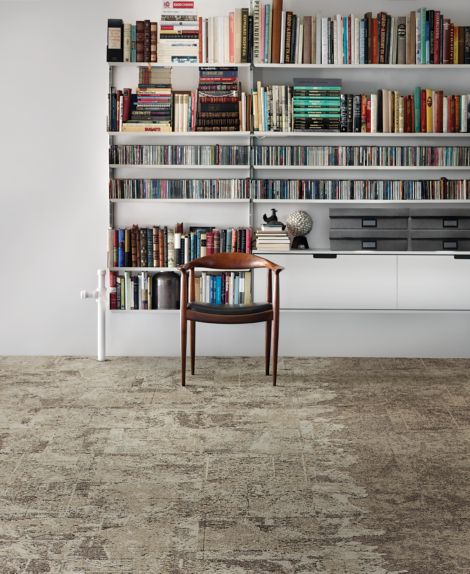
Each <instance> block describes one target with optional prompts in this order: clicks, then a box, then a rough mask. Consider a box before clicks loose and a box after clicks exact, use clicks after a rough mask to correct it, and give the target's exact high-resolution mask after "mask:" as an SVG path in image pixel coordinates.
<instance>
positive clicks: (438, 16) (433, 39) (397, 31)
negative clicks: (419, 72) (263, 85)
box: [253, 0, 470, 64]
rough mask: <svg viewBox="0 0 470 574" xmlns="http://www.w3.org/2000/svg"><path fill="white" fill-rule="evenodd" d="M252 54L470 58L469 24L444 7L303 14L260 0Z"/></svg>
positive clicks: (387, 60)
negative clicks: (454, 19)
mask: <svg viewBox="0 0 470 574" xmlns="http://www.w3.org/2000/svg"><path fill="white" fill-rule="evenodd" d="M253 34H254V38H253V43H254V45H253V59H254V62H255V63H256V62H261V63H281V64H289V63H290V64H292V63H293V64H464V63H465V64H468V63H470V26H458V25H456V24H455V23H454V22H452V21H451V20H450V18H447V17H445V15H444V14H443V13H442V12H441V11H440V10H427V9H426V8H419V9H417V10H412V11H410V12H409V14H407V15H403V16H392V15H390V14H388V13H387V12H383V11H382V12H379V13H378V14H376V15H373V14H372V12H367V13H366V14H364V16H362V17H359V16H355V15H354V14H348V15H341V14H336V15H334V16H330V17H323V16H318V15H314V16H301V15H297V14H295V13H294V12H292V11H291V10H283V2H282V0H272V2H267V3H263V2H261V1H260V0H255V3H254V10H253Z"/></svg>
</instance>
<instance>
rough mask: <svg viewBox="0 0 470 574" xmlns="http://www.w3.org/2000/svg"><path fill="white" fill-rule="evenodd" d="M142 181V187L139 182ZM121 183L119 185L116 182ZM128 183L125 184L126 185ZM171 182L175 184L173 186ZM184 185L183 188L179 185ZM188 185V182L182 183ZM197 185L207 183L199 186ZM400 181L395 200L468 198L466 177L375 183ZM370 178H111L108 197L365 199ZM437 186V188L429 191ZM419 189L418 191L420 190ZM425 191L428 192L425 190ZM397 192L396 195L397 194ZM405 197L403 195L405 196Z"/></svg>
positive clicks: (372, 183) (388, 182)
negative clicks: (227, 186) (339, 192)
mask: <svg viewBox="0 0 470 574" xmlns="http://www.w3.org/2000/svg"><path fill="white" fill-rule="evenodd" d="M226 181H231V182H240V184H241V185H242V186H243V197H241V196H238V195H237V193H240V192H241V190H240V189H238V190H237V189H235V188H232V189H231V190H230V191H228V190H227V189H224V188H222V193H219V192H218V190H219V189H221V188H220V187H219V184H220V182H226ZM140 183H142V184H143V187H141V186H140V185H139V184H140ZM116 184H122V185H116ZM126 184H129V185H126ZM172 184H176V186H175V188H173V186H172ZM180 184H184V185H183V188H182V187H179V186H180ZM186 184H189V185H186ZM200 184H208V185H207V186H206V185H200ZM400 184H403V185H404V186H410V188H412V189H413V192H412V193H408V192H407V193H405V194H403V197H398V196H397V197H396V199H468V197H467V191H466V186H467V180H449V179H446V178H441V179H440V180H410V181H395V180H380V183H379V185H383V186H385V187H389V186H391V187H395V186H397V185H400ZM375 185H376V183H375V181H373V180H326V179H318V180H290V179H289V180H287V179H280V180H274V179H252V180H248V179H244V180H111V181H110V194H111V195H110V199H242V198H243V199H367V198H364V197H360V193H359V197H355V191H354V192H351V187H350V186H352V187H353V188H354V189H356V187H357V189H360V188H361V186H366V187H367V186H375ZM436 186H437V187H439V189H440V190H441V191H439V192H437V191H433V190H434V189H435V188H436ZM339 188H342V189H347V190H348V191H347V192H346V193H345V194H344V197H336V195H337V194H336V191H335V190H336V189H339ZM420 190H422V191H420ZM427 190H428V191H427ZM398 195H400V194H398ZM405 196H406V197H405ZM370 199H393V198H391V197H370Z"/></svg>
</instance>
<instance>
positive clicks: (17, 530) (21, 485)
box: [0, 357, 470, 574]
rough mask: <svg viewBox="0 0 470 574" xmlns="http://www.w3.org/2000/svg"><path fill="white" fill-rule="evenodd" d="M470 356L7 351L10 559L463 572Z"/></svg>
mask: <svg viewBox="0 0 470 574" xmlns="http://www.w3.org/2000/svg"><path fill="white" fill-rule="evenodd" d="M469 366H470V361H467V360H419V359H416V360H409V359H408V360H402V359H294V358H289V359H282V360H281V361H280V377H279V386H278V387H277V388H273V387H272V386H271V380H270V378H269V377H265V375H264V374H263V366H262V361H261V360H260V359H247V358H245V359H238V358H234V359H214V358H204V359H199V360H198V363H197V374H196V375H195V376H194V377H191V376H188V386H187V387H186V388H185V389H183V388H181V387H180V386H179V371H178V362H177V360H175V359H151V358H120V359H112V360H110V361H107V362H105V363H97V362H96V361H95V360H93V359H86V358H84V359H80V358H50V357H44V358H18V357H16V358H15V357H12V358H1V359H0V572H1V574H6V573H23V572H24V573H43V572H50V573H61V574H65V573H67V574H69V573H70V574H72V573H74V574H75V573H77V574H78V573H87V574H88V573H107V574H123V573H139V574H140V573H156V574H167V573H168V574H182V573H184V574H199V573H207V574H212V573H213V574H222V573H223V574H242V573H249V574H267V573H279V574H281V573H282V574H291V573H292V574H293V573H296V574H316V573H327V574H359V573H361V574H392V573H398V572H401V573H404V572H409V573H410V574H463V573H466V574H468V573H469V572H470V459H469V455H470V410H469V406H470V371H469Z"/></svg>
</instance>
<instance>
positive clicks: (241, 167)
mask: <svg viewBox="0 0 470 574" xmlns="http://www.w3.org/2000/svg"><path fill="white" fill-rule="evenodd" d="M109 167H111V168H113V169H117V168H126V167H130V168H132V169H170V170H178V171H179V170H181V169H186V170H193V169H199V170H200V169H206V170H208V169H210V170H220V169H223V170H232V169H237V170H247V169H250V166H249V165H140V164H139V165H134V164H128V163H120V164H118V163H113V164H110V165H109Z"/></svg>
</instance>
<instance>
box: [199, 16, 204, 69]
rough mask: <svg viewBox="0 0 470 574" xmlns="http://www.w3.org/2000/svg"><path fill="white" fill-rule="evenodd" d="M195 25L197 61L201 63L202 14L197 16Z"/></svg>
mask: <svg viewBox="0 0 470 574" xmlns="http://www.w3.org/2000/svg"><path fill="white" fill-rule="evenodd" d="M197 27H198V36H199V42H198V47H197V59H198V62H199V63H200V64H201V63H202V62H203V61H204V60H203V59H202V16H199V17H198V19H197Z"/></svg>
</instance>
